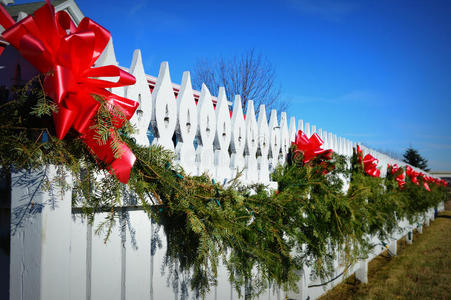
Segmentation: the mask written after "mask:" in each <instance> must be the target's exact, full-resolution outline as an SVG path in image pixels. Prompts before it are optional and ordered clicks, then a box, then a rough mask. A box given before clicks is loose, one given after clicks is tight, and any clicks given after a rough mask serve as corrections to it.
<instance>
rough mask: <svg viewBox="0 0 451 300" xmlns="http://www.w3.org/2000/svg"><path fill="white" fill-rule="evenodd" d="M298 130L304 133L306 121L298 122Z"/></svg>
mask: <svg viewBox="0 0 451 300" xmlns="http://www.w3.org/2000/svg"><path fill="white" fill-rule="evenodd" d="M298 130H300V131H302V132H304V120H302V119H301V120H299V121H298ZM304 133H305V132H304Z"/></svg>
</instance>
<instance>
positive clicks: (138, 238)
mask: <svg viewBox="0 0 451 300" xmlns="http://www.w3.org/2000/svg"><path fill="white" fill-rule="evenodd" d="M125 216H126V218H125V235H126V242H125V253H126V260H125V262H126V264H125V286H126V290H125V298H126V299H149V298H150V284H149V283H150V280H151V278H150V238H151V231H150V229H151V226H150V222H151V221H150V219H149V217H148V216H147V214H146V213H145V212H144V211H139V210H138V211H129V212H127V214H126V215H125Z"/></svg>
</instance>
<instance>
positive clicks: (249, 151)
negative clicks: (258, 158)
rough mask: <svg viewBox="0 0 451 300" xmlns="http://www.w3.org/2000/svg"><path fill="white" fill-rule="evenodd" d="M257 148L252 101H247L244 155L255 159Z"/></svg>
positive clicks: (256, 130) (255, 122)
mask: <svg viewBox="0 0 451 300" xmlns="http://www.w3.org/2000/svg"><path fill="white" fill-rule="evenodd" d="M257 147H258V127H257V119H256V117H255V109H254V101H253V100H249V101H247V108H246V145H245V147H244V149H245V150H244V152H245V154H246V155H251V156H254V157H255V154H256V153H257Z"/></svg>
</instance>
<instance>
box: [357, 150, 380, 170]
mask: <svg viewBox="0 0 451 300" xmlns="http://www.w3.org/2000/svg"><path fill="white" fill-rule="evenodd" d="M357 156H358V158H359V161H360V163H363V171H364V172H365V173H366V174H368V175H369V176H372V177H380V176H381V171H380V170H379V169H378V168H377V164H378V163H379V160H378V159H377V158H374V157H373V156H372V155H371V154H367V155H365V157H363V158H362V156H363V152H362V150H361V149H360V147H359V145H357Z"/></svg>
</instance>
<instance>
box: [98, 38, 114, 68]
mask: <svg viewBox="0 0 451 300" xmlns="http://www.w3.org/2000/svg"><path fill="white" fill-rule="evenodd" d="M109 65H113V66H117V65H118V62H117V60H116V54H115V53H114V46H113V38H112V37H110V40H109V41H108V44H107V45H106V47H105V49H104V50H103V52H102V54H100V56H99V58H97V61H96V62H95V66H96V67H100V66H109Z"/></svg>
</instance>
